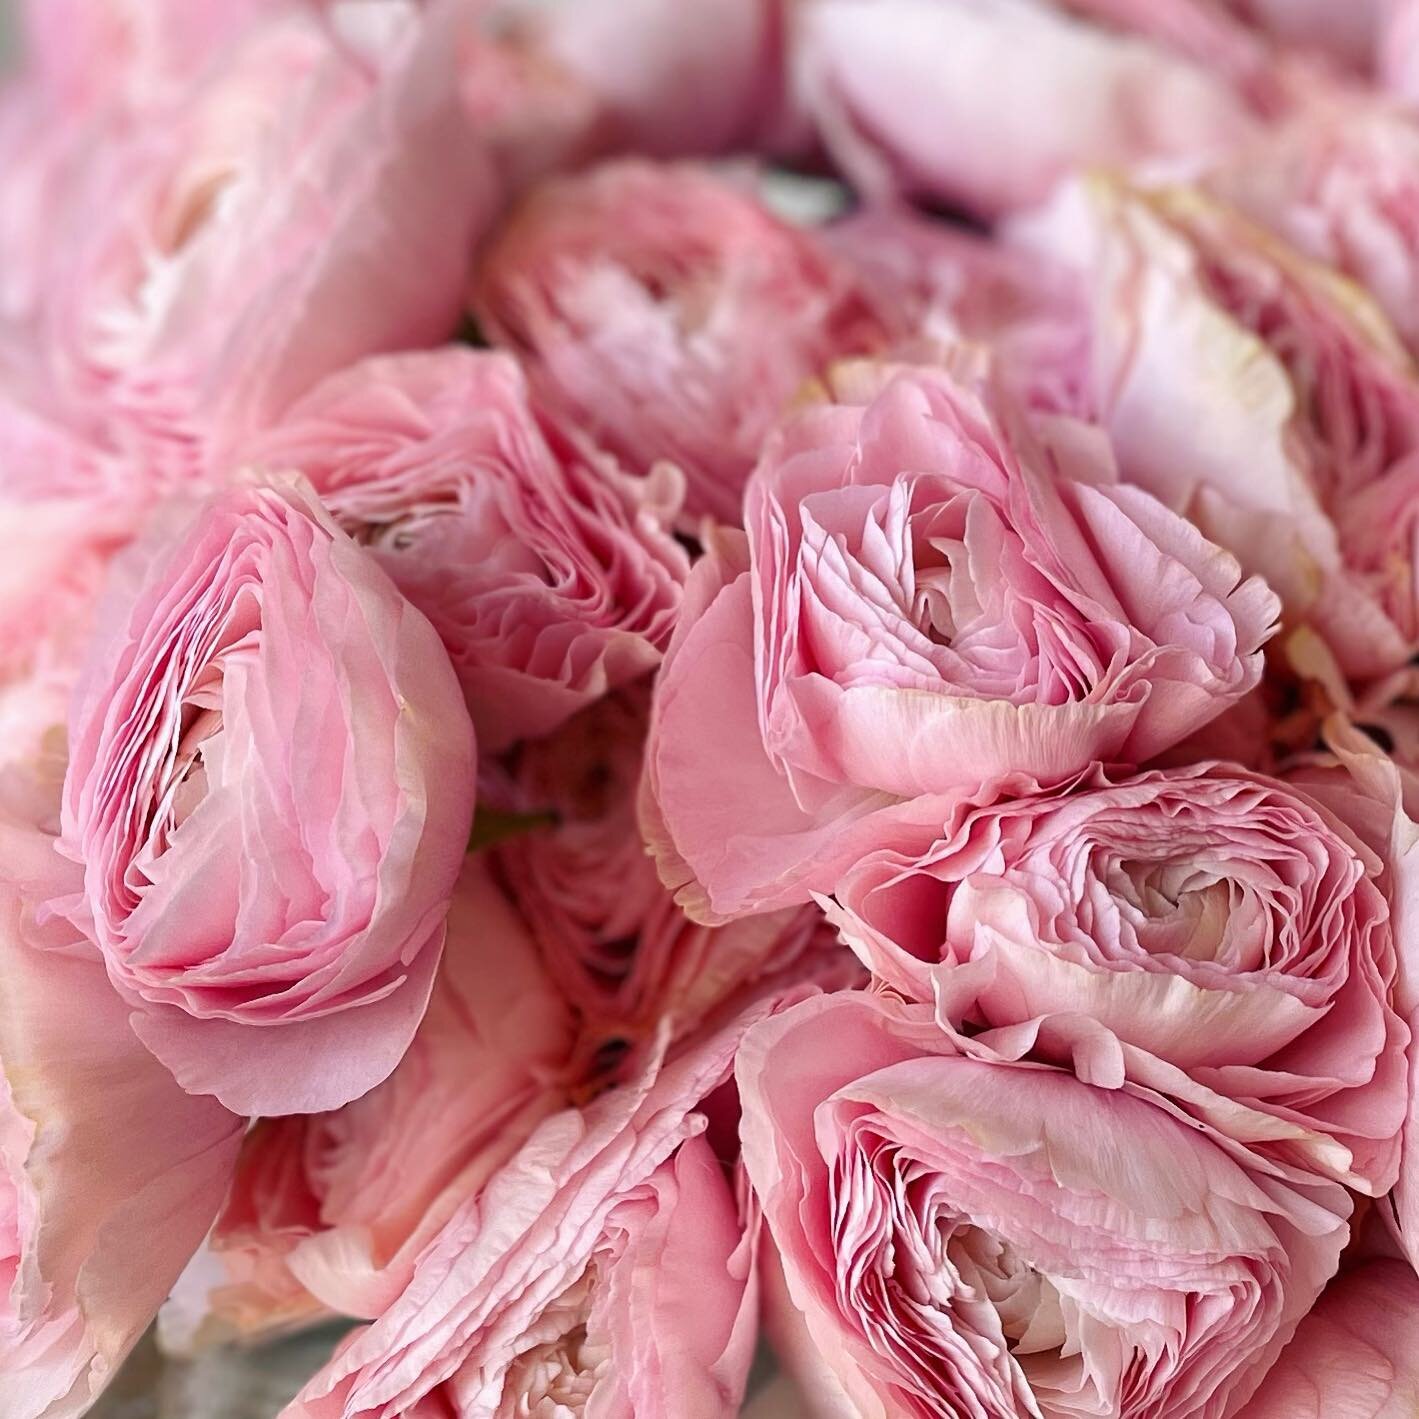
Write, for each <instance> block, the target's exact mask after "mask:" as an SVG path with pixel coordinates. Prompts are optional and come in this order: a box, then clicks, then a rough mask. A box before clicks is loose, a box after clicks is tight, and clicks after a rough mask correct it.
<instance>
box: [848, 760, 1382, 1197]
mask: <svg viewBox="0 0 1419 1419" xmlns="http://www.w3.org/2000/svg"><path fill="white" fill-rule="evenodd" d="M1374 757H1376V758H1377V757H1378V756H1374ZM1308 778H1309V787H1308V786H1307V784H1306V783H1296V784H1290V785H1288V784H1283V783H1281V782H1279V781H1276V780H1273V779H1266V778H1264V777H1262V776H1260V775H1256V774H1249V773H1244V772H1243V771H1241V770H1240V769H1234V768H1228V767H1223V766H1217V765H1212V766H1205V765H1204V766H1197V767H1192V768H1187V769H1176V770H1169V771H1167V772H1163V773H1148V774H1142V775H1139V776H1137V777H1135V778H1130V779H1121V780H1118V781H1116V782H1109V781H1108V780H1107V779H1104V778H1103V777H1102V776H1098V775H1096V776H1094V777H1092V778H1091V779H1088V780H1086V781H1084V782H1083V783H1079V784H1075V785H1072V786H1071V791H1070V792H1068V793H1063V794H1061V793H1055V794H1043V795H1032V796H1026V797H1021V798H1016V799H1012V800H1009V801H1006V802H1001V803H993V804H985V805H982V806H975V805H970V806H959V807H955V808H953V809H951V810H949V812H948V814H947V816H946V817H945V818H944V819H943V822H942V825H941V827H940V829H939V830H938V831H935V832H933V831H930V830H928V832H927V833H926V834H924V835H923V838H922V840H921V842H920V843H919V844H918V845H917V846H916V847H914V848H911V849H908V850H907V851H905V852H904V851H902V850H901V847H900V844H897V845H894V847H893V849H892V850H889V851H879V852H877V853H874V854H871V855H870V856H868V857H866V858H864V859H863V860H862V861H861V862H860V863H858V864H856V865H855V866H854V867H853V868H852V869H851V870H850V871H849V872H848V873H847V874H846V875H845V876H844V877H843V879H842V880H841V881H840V882H839V884H838V888H837V905H836V906H835V907H834V908H833V913H832V914H833V916H834V919H835V920H836V921H837V922H838V924H839V925H840V926H841V928H842V929H843V932H844V934H845V937H846V939H847V940H848V941H849V942H850V943H851V944H853V945H854V946H855V947H856V948H857V949H858V950H859V952H860V953H861V954H862V956H863V958H864V960H865V962H866V963H867V964H868V965H869V966H870V967H871V968H872V970H873V971H874V973H875V974H876V975H878V976H879V977H881V978H883V979H884V980H886V981H887V982H888V983H890V984H891V985H893V986H894V987H896V988H897V989H898V990H901V991H903V992H904V993H906V994H907V995H908V996H909V997H911V998H913V999H916V1000H919V1001H922V1002H925V1003H932V1002H935V1003H936V1004H937V1007H938V1009H940V1010H942V1011H943V1012H944V1013H945V1014H946V1016H947V1017H948V1018H949V1020H950V1022H951V1024H952V1026H953V1027H954V1028H958V1029H965V1028H971V1029H975V1030H982V1029H984V1030H1001V1031H1008V1030H1009V1028H1010V1027H1014V1026H1026V1025H1028V1024H1029V1023H1030V1022H1031V1021H1035V1020H1037V1019H1038V1018H1039V1017H1041V1016H1055V1015H1063V1016H1071V1015H1073V1016H1083V1017H1086V1018H1088V1019H1089V1020H1090V1021H1092V1022H1094V1023H1095V1024H1096V1025H1097V1026H1100V1027H1102V1028H1103V1029H1105V1030H1107V1031H1110V1032H1112V1033H1113V1034H1114V1035H1116V1036H1117V1037H1118V1039H1119V1040H1121V1041H1123V1042H1124V1043H1125V1044H1126V1045H1128V1046H1131V1047H1133V1048H1134V1049H1135V1050H1137V1051H1138V1052H1139V1057H1138V1058H1136V1059H1133V1060H1132V1061H1131V1068H1132V1069H1133V1071H1134V1073H1135V1075H1139V1076H1142V1075H1147V1076H1148V1077H1149V1078H1150V1079H1152V1080H1153V1082H1154V1083H1155V1085H1156V1087H1158V1088H1159V1089H1160V1090H1162V1091H1163V1092H1166V1093H1170V1094H1171V1095H1172V1096H1173V1097H1175V1098H1177V1099H1179V1100H1182V1101H1188V1100H1189V1099H1190V1100H1191V1102H1192V1103H1193V1104H1194V1105H1195V1106H1198V1107H1200V1108H1203V1109H1205V1110H1207V1111H1209V1112H1210V1114H1211V1116H1213V1117H1216V1118H1220V1117H1221V1112H1225V1106H1222V1107H1221V1112H1219V1105H1218V1104H1217V1103H1216V1102H1215V1097H1216V1096H1220V1097H1221V1098H1222V1099H1225V1100H1227V1101H1228V1102H1229V1103H1230V1104H1233V1105H1235V1107H1236V1110H1237V1111H1238V1113H1239V1115H1241V1116H1242V1117H1241V1118H1240V1119H1239V1123H1238V1126H1239V1128H1240V1129H1241V1130H1242V1136H1246V1135H1247V1133H1249V1132H1250V1131H1251V1130H1253V1129H1255V1127H1256V1125H1255V1123H1253V1122H1250V1121H1248V1120H1249V1116H1250V1115H1252V1114H1256V1113H1260V1114H1263V1115H1266V1116H1268V1117H1270V1118H1274V1119H1276V1120H1280V1121H1282V1122H1284V1124H1285V1125H1286V1126H1287V1127H1286V1130H1285V1131H1286V1133H1287V1135H1288V1136H1287V1137H1285V1138H1284V1139H1281V1140H1278V1141H1277V1142H1276V1143H1275V1144H1272V1145H1265V1146H1271V1147H1274V1148H1279V1150H1280V1156H1282V1157H1285V1158H1288V1159H1289V1160H1290V1161H1291V1162H1292V1163H1293V1164H1295V1165H1297V1166H1301V1167H1305V1168H1309V1169H1311V1170H1313V1171H1315V1172H1317V1173H1321V1174H1328V1175H1330V1176H1332V1177H1334V1178H1335V1179H1336V1180H1337V1181H1340V1182H1344V1183H1346V1184H1348V1185H1349V1186H1351V1187H1354V1188H1357V1189H1359V1190H1361V1191H1364V1192H1367V1193H1369V1194H1371V1195H1373V1196H1381V1195H1383V1194H1384V1193H1385V1192H1387V1191H1388V1190H1389V1188H1390V1187H1391V1186H1392V1185H1393V1183H1394V1180H1395V1178H1396V1176H1397V1174H1398V1169H1399V1134H1400V1129H1401V1128H1402V1125H1403V1121H1404V1118H1405V1115H1406V1112H1407V1104H1406V1100H1407V1097H1408V1086H1409V1078H1408V1065H1407V1062H1406V1059H1405V1049H1406V1045H1407V1043H1408V1029H1407V1027H1406V1025H1405V1023H1404V1021H1403V1020H1401V1019H1400V1017H1399V1015H1398V1014H1397V1013H1396V1011H1395V1010H1394V1008H1393V1006H1392V1005H1391V1003H1390V1002H1391V996H1392V993H1393V991H1394V987H1395V982H1396V975H1397V964H1398V963H1397V953H1396V947H1395V930H1396V927H1397V926H1401V925H1402V926H1404V927H1405V928H1406V929H1407V928H1408V923H1407V922H1406V921H1404V920H1403V917H1402V912H1401V911H1400V910H1398V909H1396V910H1392V908H1391V893H1393V892H1395V891H1397V890H1398V887H1397V883H1396V867H1395V864H1394V863H1393V862H1392V861H1390V860H1389V859H1388V854H1389V849H1390V844H1389V842H1388V839H1387V835H1385V834H1381V841H1380V842H1379V843H1377V844H1374V845H1373V846H1372V845H1371V843H1370V842H1369V841H1367V838H1368V836H1369V824H1368V822H1363V823H1361V824H1360V828H1361V832H1363V833H1364V836H1362V835H1361V832H1357V831H1356V830H1355V829H1353V828H1351V827H1349V826H1347V824H1346V821H1345V816H1346V814H1347V813H1348V812H1349V811H1350V806H1351V800H1352V798H1353V797H1355V796H1360V797H1363V795H1364V794H1365V793H1366V791H1367V788H1366V786H1362V785H1361V783H1360V782H1358V781H1357V780H1356V779H1354V778H1352V777H1351V776H1350V775H1349V774H1348V773H1347V772H1346V771H1345V770H1344V769H1343V768H1340V767H1336V768H1334V769H1331V770H1326V771H1320V770H1316V771H1315V772H1314V773H1313V774H1311V775H1309V776H1308ZM1374 808H1375V811H1376V812H1378V813H1380V814H1383V813H1385V812H1388V813H1389V814H1390V815H1391V816H1393V815H1395V814H1397V813H1398V812H1399V808H1398V803H1397V784H1392V785H1391V791H1390V796H1389V799H1388V802H1387V803H1378V804H1375V805H1374ZM922 811H923V813H924V812H925V809H924V807H923V809H922ZM1376 848H1378V852H1377V851H1376V850H1375V849H1376ZM1381 854H1384V855H1383V856H1382V855H1381ZM1397 906H1402V904H1397ZM1142 1055H1148V1056H1152V1057H1153V1059H1152V1060H1144V1059H1143V1058H1142V1057H1141V1056H1142ZM1154 1061H1157V1063H1155V1062H1154ZM1172 1070H1177V1071H1181V1073H1182V1074H1183V1075H1185V1076H1186V1078H1185V1080H1177V1081H1175V1082H1173V1083H1171V1084H1170V1083H1169V1082H1167V1076H1168V1075H1169V1074H1170V1073H1171V1072H1172ZM1293 1130H1297V1133H1296V1136H1294V1137H1292V1136H1289V1135H1290V1134H1291V1133H1292V1131H1293Z"/></svg>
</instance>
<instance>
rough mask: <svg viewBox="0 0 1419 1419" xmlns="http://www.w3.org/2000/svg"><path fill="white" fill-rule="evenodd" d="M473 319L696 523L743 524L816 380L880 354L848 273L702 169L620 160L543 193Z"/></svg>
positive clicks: (506, 243)
mask: <svg viewBox="0 0 1419 1419" xmlns="http://www.w3.org/2000/svg"><path fill="white" fill-rule="evenodd" d="M472 300H473V310H474V313H475V314H476V315H477V317H478V320H479V322H480V323H481V325H482V328H483V329H484V330H485V331H486V333H487V334H488V335H489V337H490V338H491V339H492V340H493V341H494V342H495V343H497V344H500V345H505V346H507V347H508V348H509V349H511V350H512V351H514V352H515V353H516V354H517V355H518V357H519V358H520V359H521V360H522V361H523V364H524V367H525V368H526V369H527V371H528V376H529V378H530V380H531V383H532V388H533V390H534V392H535V393H536V395H537V396H538V398H539V399H540V400H541V401H542V402H543V403H545V405H546V406H547V407H548V408H549V409H551V410H552V411H554V412H555V413H556V414H557V415H558V416H559V417H562V418H565V419H566V420H568V421H570V422H572V423H574V424H577V425H579V426H581V427H583V428H585V429H586V430H587V431H588V433H589V434H590V435H591V436H593V437H594V438H595V439H596V440H597V441H598V442H600V443H601V444H603V445H604V446H605V447H606V448H608V449H610V450H611V452H613V453H614V454H616V455H617V456H618V457H619V458H620V459H621V460H622V461H623V462H624V463H625V465H626V466H627V468H629V469H630V470H631V471H632V472H634V473H637V474H646V473H648V472H649V471H650V470H651V468H652V467H653V466H654V465H655V463H656V462H657V461H658V460H661V459H668V460H670V461H671V462H673V463H675V464H677V465H678V466H679V467H680V468H681V469H682V470H683V472H684V474H685V477H686V481H687V484H688V495H687V500H686V513H687V515H688V516H690V517H698V516H700V515H701V514H706V513H707V514H710V515H712V516H714V517H715V518H717V519H719V520H720V521H722V522H728V523H734V524H737V523H738V522H739V520H740V502H741V495H742V492H743V488H744V480H745V479H746V478H747V477H748V474H749V470H750V469H751V468H752V467H753V463H754V459H755V457H756V456H757V454H758V451H759V445H760V443H761V442H762V440H763V438H764V435H765V434H766V433H767V431H768V429H769V427H770V426H771V424H772V423H773V421H774V420H775V419H776V418H777V417H778V415H779V414H780V413H781V412H782V410H783V408H784V406H785V405H786V404H787V403H788V402H789V401H790V400H791V399H792V398H793V397H794V395H795V394H796V393H797V392H798V391H799V389H800V387H801V386H802V384H803V383H804V381H805V380H807V379H809V378H810V377H811V376H813V375H815V374H817V373H818V371H819V370H820V369H821V368H822V367H824V366H825V365H827V364H828V363H829V362H831V361H832V360H834V359H836V358H837V357H839V356H841V355H844V354H851V353H860V352H862V351H863V350H867V349H872V348H875V346H876V345H877V343H878V341H879V332H878V328H877V325H876V322H875V321H874V320H872V318H871V316H870V314H869V312H868V311H867V309H866V307H865V305H864V304H863V302H862V299H861V297H860V295H859V294H858V292H857V290H856V288H855V286H854V285H853V282H852V280H851V276H850V273H849V272H848V271H847V269H846V268H845V267H843V266H842V265H841V264H840V263H838V262H837V261H836V260H834V259H833V257H832V256H831V255H830V254H829V253H828V252H827V251H825V250H824V249H823V248H822V247H821V246H820V245H819V243H818V242H817V240H816V239H815V238H814V236H813V235H812V234H811V233H810V232H807V231H801V230H798V229H796V228H794V227H791V226H789V225H788V224H787V223H785V222H782V221H780V220H779V219H778V218H777V217H775V216H774V215H773V214H772V213H770V212H769V211H768V210H767V209H766V208H765V207H763V206H762V205H760V204H759V203H758V202H757V201H756V200H755V199H754V197H753V196H752V195H750V194H749V193H748V192H747V191H744V190H742V189H741V188H740V187H738V186H736V185H735V184H733V183H732V182H730V181H727V180H725V179H723V178H720V177H716V176H715V175H714V174H713V173H712V172H710V171H709V170H707V169H703V168H698V167H694V166H690V165H670V166H656V165H654V164H650V163H646V162H636V161H623V162H618V163H613V164H609V165H606V166H603V167H600V168H597V169H594V170H592V171H591V172H588V173H585V174H583V175H579V176H576V177H568V178H563V179H559V180H556V181H553V182H549V183H547V184H545V185H544V186H542V187H541V188H539V189H537V190H536V191H534V192H533V193H532V195H530V196H529V197H528V198H527V200H526V201H525V202H524V203H523V204H522V205H521V206H520V207H519V208H518V209H517V210H516V211H515V212H514V213H513V215H512V216H511V217H510V218H509V219H508V221H507V222H506V223H505V225H504V226H503V227H502V228H501V230H500V233H499V234H498V236H497V237H496V239H495V241H494V242H493V245H492V246H491V248H490V249H489V250H488V251H487V252H486V254H485V256H484V257H483V260H482V262H481V264H480V266H479V268H478V272H477V275H476V277H475V283H474V291H473V298H472Z"/></svg>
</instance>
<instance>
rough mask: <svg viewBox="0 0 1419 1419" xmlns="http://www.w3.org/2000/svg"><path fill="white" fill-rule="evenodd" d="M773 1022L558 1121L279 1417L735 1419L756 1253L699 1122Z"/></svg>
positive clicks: (748, 1017) (695, 1047)
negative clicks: (757, 1034) (755, 1035)
mask: <svg viewBox="0 0 1419 1419" xmlns="http://www.w3.org/2000/svg"><path fill="white" fill-rule="evenodd" d="M771 1008H773V1007H772V1005H770V1004H765V1005H761V1006H759V1007H757V1008H756V1009H754V1010H751V1011H749V1012H747V1013H745V1014H744V1015H742V1016H740V1017H739V1018H737V1019H736V1020H734V1021H733V1022H732V1023H730V1024H727V1025H723V1026H720V1027H718V1028H714V1029H712V1030H710V1031H709V1032H708V1033H707V1034H706V1035H704V1036H703V1037H702V1038H700V1039H698V1040H696V1041H694V1042H693V1043H692V1044H691V1045H689V1046H688V1047H687V1048H686V1049H684V1050H683V1051H682V1052H681V1053H679V1054H678V1055H677V1056H675V1057H673V1058H671V1059H670V1060H669V1061H668V1062H666V1063H665V1064H664V1065H663V1066H662V1065H658V1064H657V1063H656V1061H655V1060H654V1059H652V1060H651V1061H649V1062H648V1064H647V1066H646V1067H645V1068H644V1069H643V1070H642V1071H641V1072H640V1074H639V1075H638V1077H637V1078H636V1079H635V1080H634V1081H633V1082H631V1083H628V1084H626V1085H623V1086H621V1087H619V1088H615V1089H612V1090H610V1091H609V1092H607V1093H605V1094H603V1095H602V1096H601V1097H600V1098H599V1099H597V1100H595V1101H594V1102H593V1103H591V1104H590V1105H588V1106H587V1108H586V1109H584V1110H569V1111H567V1112H565V1113H561V1114H557V1115H554V1116H553V1117H552V1118H550V1119H548V1120H547V1121H546V1122H545V1123H544V1124H543V1125H542V1126H541V1127H540V1128H539V1129H538V1130H537V1132H536V1133H534V1134H533V1135H532V1137H531V1138H529V1139H528V1141H527V1142H526V1144H525V1145H524V1146H523V1148H522V1150H521V1151H520V1152H519V1153H518V1154H517V1156H516V1157H515V1158H513V1159H512V1160H511V1161H510V1162H509V1163H508V1164H507V1166H506V1167H505V1168H503V1169H502V1170H501V1171H500V1172H499V1173H498V1174H497V1175H496V1176H495V1177H494V1178H493V1179H492V1180H491V1181H490V1182H489V1183H488V1185H487V1186H486V1187H485V1188H484V1189H483V1191H482V1193H481V1194H480V1195H479V1196H478V1197H477V1198H476V1199H472V1200H470V1202H469V1203H468V1205H467V1206H465V1207H464V1208H462V1209H461V1210H460V1211H459V1212H458V1213H456V1214H455V1215H454V1216H453V1217H452V1218H451V1219H450V1220H449V1222H448V1224H447V1225H446V1226H445V1227H444V1229H443V1231H442V1232H441V1233H440V1234H439V1235H438V1236H437V1237H436V1238H434V1240H433V1241H432V1242H431V1243H430V1244H429V1246H428V1247H427V1249H426V1250H425V1252H424V1254H423V1255H422V1256H421V1257H420V1258H419V1260H418V1263H417V1265H416V1267H415V1270H414V1276H413V1279H412V1281H411V1282H410V1284H409V1287H408V1289H407V1290H406V1291H405V1292H404V1294H403V1295H402V1296H400V1298H399V1299H398V1300H397V1301H395V1302H394V1304H393V1305H392V1306H390V1307H389V1309H388V1310H387V1311H385V1312H384V1314H383V1315H382V1316H380V1318H379V1319H378V1320H376V1321H375V1322H374V1324H373V1325H371V1326H370V1327H369V1328H368V1329H367V1330H364V1331H363V1332H361V1333H360V1334H358V1335H357V1336H356V1337H355V1338H354V1339H353V1340H352V1341H351V1342H350V1343H349V1344H348V1345H346V1346H345V1347H344V1348H343V1349H342V1350H340V1351H338V1352H337V1353H336V1355H335V1356H334V1358H333V1359H332V1360H331V1361H330V1363H329V1364H328V1365H327V1366H326V1367H325V1369H324V1370H322V1371H321V1372H320V1373H319V1374H318V1375H316V1376H315V1378H314V1379H313V1380H311V1381H310V1383H309V1384H307V1385H306V1387H305V1389H304V1390H302V1392H301V1394H300V1395H299V1396H298V1397H297V1399H296V1400H295V1401H294V1402H293V1403H292V1404H291V1406H290V1407H289V1408H288V1409H287V1410H285V1411H284V1414H283V1419H336V1416H339V1419H377V1417H378V1419H389V1416H396V1415H403V1416H407V1415H411V1414H417V1415H420V1416H423V1415H424V1414H429V1415H438V1416H441V1417H442V1416H451V1419H473V1416H475V1415H486V1416H490V1417H491V1419H514V1416H517V1415H523V1414H539V1413H548V1414H555V1413H557V1412H558V1411H559V1410H562V1409H569V1410H571V1411H572V1412H578V1411H580V1412H586V1413H597V1412H607V1413H615V1414H638V1415H639V1414H644V1415H672V1414H673V1415H676V1416H681V1415H683V1416H686V1419H721V1416H722V1417H723V1419H730V1416H733V1415H735V1414H737V1413H738V1407H739V1402H740V1399H741V1398H742V1396H743V1392H744V1382H745V1379H746V1377H747V1374H748V1368H749V1362H750V1360H751V1358H752V1354H753V1348H754V1339H755V1324H754V1321H755V1310H756V1296H755V1288H754V1287H753V1285H752V1284H751V1277H752V1259H753V1248H752V1240H751V1239H749V1238H746V1237H745V1235H744V1233H743V1226H742V1223H741V1220H740V1216H739V1209H738V1206H737V1205H736V1200H735V1196H734V1191H733V1189H732V1188H731V1186H730V1184H729V1181H728V1180H727V1177H726V1175H725V1172H724V1167H723V1165H722V1164H721V1163H720V1162H719V1161H718V1159H717V1158H716V1157H715V1155H714V1152H713V1150H712V1149H711V1148H710V1146H709V1144H708V1143H707V1142H706V1139H705V1136H704V1129H705V1118H704V1115H703V1114H702V1113H700V1112H699V1111H698V1109H699V1106H700V1104H701V1102H702V1101H703V1100H705V1099H706V1098H707V1096H708V1095H709V1094H710V1093H711V1092H712V1091H713V1090H715V1089H716V1088H718V1087H719V1086H720V1085H721V1084H722V1083H723V1082H724V1081H725V1079H726V1078H727V1077H728V1074H729V1071H730V1068H731V1065H732V1061H733V1058H734V1052H735V1050H736V1049H737V1048H738V1046H739V1042H740V1040H741V1039H742V1037H743V1034H744V1031H745V1030H746V1029H747V1028H749V1026H750V1025H751V1024H752V1023H753V1022H754V1021H755V1020H757V1019H760V1018H763V1016H764V1014H765V1013H766V1012H767V1011H768V1010H770V1009H771ZM420 1405H423V1406H424V1407H423V1408H420V1407H418V1406H420Z"/></svg>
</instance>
